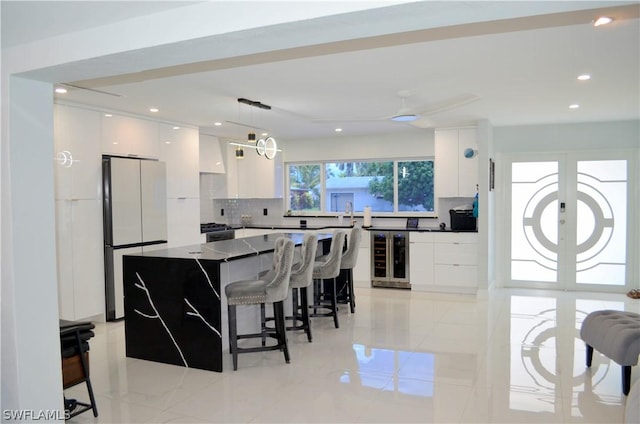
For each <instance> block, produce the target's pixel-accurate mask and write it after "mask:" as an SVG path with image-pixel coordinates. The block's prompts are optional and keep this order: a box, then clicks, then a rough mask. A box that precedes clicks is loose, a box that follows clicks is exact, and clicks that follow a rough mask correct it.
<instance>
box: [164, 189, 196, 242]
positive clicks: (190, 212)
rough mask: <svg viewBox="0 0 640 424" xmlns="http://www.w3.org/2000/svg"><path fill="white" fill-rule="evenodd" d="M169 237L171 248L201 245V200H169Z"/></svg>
mask: <svg viewBox="0 0 640 424" xmlns="http://www.w3.org/2000/svg"><path fill="white" fill-rule="evenodd" d="M167 237H168V238H167V242H168V246H169V247H178V246H190V245H194V244H200V243H201V241H200V240H201V238H200V199H167ZM203 243H204V242H203Z"/></svg>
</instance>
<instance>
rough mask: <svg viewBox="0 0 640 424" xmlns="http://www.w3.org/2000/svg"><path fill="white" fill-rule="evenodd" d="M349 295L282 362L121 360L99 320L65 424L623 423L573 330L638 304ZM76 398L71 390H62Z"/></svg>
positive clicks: (614, 397) (293, 335)
mask: <svg viewBox="0 0 640 424" xmlns="http://www.w3.org/2000/svg"><path fill="white" fill-rule="evenodd" d="M357 301H358V305H357V308H356V313H355V314H353V315H352V314H350V313H349V312H348V308H346V307H342V308H341V310H340V323H341V326H340V328H339V329H335V328H334V327H333V322H332V320H331V319H330V318H314V319H313V322H312V324H313V332H314V340H313V343H308V342H307V341H306V337H305V336H304V335H303V334H302V333H299V332H290V333H289V346H290V351H291V354H292V358H291V363H290V364H285V363H284V360H283V357H282V354H281V353H280V352H277V351H276V352H264V353H251V354H243V355H240V357H239V369H238V371H236V372H233V371H225V372H224V373H214V372H209V371H202V370H198V369H186V368H182V367H177V366H172V365H164V364H158V363H153V362H148V361H143V360H138V359H131V358H126V357H125V349H124V326H123V324H122V323H110V324H99V325H98V326H97V328H96V330H97V331H96V337H94V338H93V339H92V340H91V372H92V381H93V385H94V390H95V393H96V398H97V402H98V410H99V413H100V415H99V417H98V418H97V419H94V418H93V416H92V415H91V413H90V412H87V413H84V414H82V415H79V416H77V417H75V418H74V419H73V420H71V421H70V422H94V421H95V422H105V423H106V422H108V423H133V422H176V423H178V422H179V423H204V422H278V423H280V422H295V423H301V422H349V423H351V422H378V423H399V422H419V423H429V422H473V423H481V422H509V423H511V422H513V423H515V422H518V423H552V422H570V423H615V422H622V421H623V413H624V404H625V400H626V399H625V396H624V395H622V393H621V374H620V373H621V371H620V367H619V366H618V365H616V364H615V363H613V362H611V361H609V360H608V359H607V358H605V357H603V356H601V355H599V354H598V353H596V354H595V355H594V362H593V367H592V369H590V370H587V369H585V365H584V360H585V359H584V358H585V352H584V350H585V349H584V345H583V343H582V342H581V341H580V339H579V334H578V329H579V328H580V323H581V322H582V319H583V318H584V317H585V315H586V314H587V313H589V312H591V311H593V310H598V309H607V308H610V309H625V310H631V311H634V312H640V301H639V300H632V299H629V298H627V297H626V296H624V295H603V294H594V293H568V292H542V291H522V290H496V291H494V292H493V293H492V295H491V299H490V300H478V299H476V298H472V297H466V296H451V295H433V294H424V293H412V292H409V291H402V290H389V289H357ZM225 368H226V369H229V370H230V369H231V367H230V358H229V357H227V362H226V363H225ZM638 368H640V367H634V368H633V374H632V382H635V381H636V380H638V379H639V378H640V372H639V371H638ZM85 393H86V391H85V390H84V388H83V386H77V387H75V388H73V389H71V390H67V391H66V395H67V397H77V398H82V397H86V395H85Z"/></svg>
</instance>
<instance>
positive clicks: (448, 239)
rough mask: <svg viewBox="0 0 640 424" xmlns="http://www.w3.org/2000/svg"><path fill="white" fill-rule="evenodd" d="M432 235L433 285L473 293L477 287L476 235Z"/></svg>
mask: <svg viewBox="0 0 640 424" xmlns="http://www.w3.org/2000/svg"><path fill="white" fill-rule="evenodd" d="M434 235H435V236H436V238H435V239H434V240H435V243H434V255H433V263H434V280H435V284H436V285H438V286H444V287H452V288H456V289H457V290H456V291H459V292H472V293H475V292H476V288H477V287H478V234H477V233H441V234H434Z"/></svg>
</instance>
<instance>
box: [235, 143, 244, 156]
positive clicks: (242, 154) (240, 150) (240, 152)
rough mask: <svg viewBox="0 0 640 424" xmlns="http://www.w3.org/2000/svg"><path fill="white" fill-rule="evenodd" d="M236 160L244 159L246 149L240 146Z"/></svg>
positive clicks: (237, 149)
mask: <svg viewBox="0 0 640 424" xmlns="http://www.w3.org/2000/svg"><path fill="white" fill-rule="evenodd" d="M236 159H244V149H243V148H242V147H240V146H238V147H237V148H236Z"/></svg>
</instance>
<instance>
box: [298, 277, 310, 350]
mask: <svg viewBox="0 0 640 424" xmlns="http://www.w3.org/2000/svg"><path fill="white" fill-rule="evenodd" d="M300 297H301V303H302V323H303V325H304V329H305V330H306V332H307V340H309V343H311V340H312V339H313V337H312V336H311V320H310V319H309V298H308V297H307V288H306V287H302V288H301V289H300Z"/></svg>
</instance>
